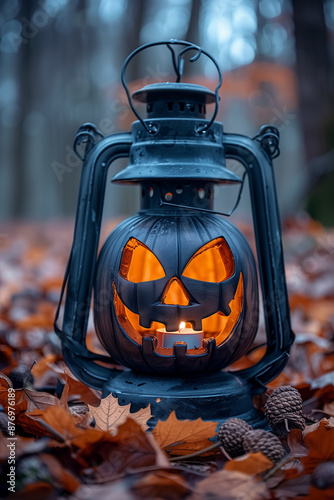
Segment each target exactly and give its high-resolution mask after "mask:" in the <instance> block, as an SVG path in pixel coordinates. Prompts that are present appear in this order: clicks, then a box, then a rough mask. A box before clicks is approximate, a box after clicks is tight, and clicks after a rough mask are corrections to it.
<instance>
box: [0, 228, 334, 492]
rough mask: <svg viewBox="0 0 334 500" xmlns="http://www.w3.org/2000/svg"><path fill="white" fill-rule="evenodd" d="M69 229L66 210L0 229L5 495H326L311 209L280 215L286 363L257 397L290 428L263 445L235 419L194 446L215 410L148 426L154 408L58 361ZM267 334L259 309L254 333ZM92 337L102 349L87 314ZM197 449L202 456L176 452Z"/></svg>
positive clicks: (332, 449) (323, 340)
mask: <svg viewBox="0 0 334 500" xmlns="http://www.w3.org/2000/svg"><path fill="white" fill-rule="evenodd" d="M111 226H112V224H109V226H108V225H107V226H106V228H105V229H104V234H107V233H108V232H109V231H110V228H111ZM242 229H243V230H244V232H246V233H247V232H249V233H250V231H249V229H248V228H247V226H243V227H242ZM72 230H73V228H72V223H63V222H58V223H50V224H21V225H10V224H7V225H2V226H1V227H0V337H1V341H0V372H1V373H0V405H1V406H0V429H1V432H0V474H1V485H0V492H1V495H0V496H1V497H2V498H5V497H6V496H7V495H10V497H11V498H13V499H21V498H22V499H23V498H24V499H25V500H29V499H37V498H38V499H39V500H43V499H50V500H53V499H65V498H67V499H70V500H85V499H91V498H94V497H98V498H99V500H104V499H111V498H112V499H113V500H135V499H138V498H140V499H141V498H143V499H150V498H152V499H166V500H167V499H174V498H175V499H177V498H178V499H182V498H187V499H189V500H197V499H198V500H202V499H204V498H210V499H211V500H214V499H217V500H218V499H223V500H227V499H229V500H232V499H237V500H242V499H248V500H254V499H262V498H268V499H269V498H271V499H281V498H282V499H283V498H286V499H293V498H304V499H313V500H316V499H319V500H320V499H321V500H326V499H333V498H334V230H325V229H324V228H323V227H322V226H320V225H319V224H318V223H315V222H314V221H312V220H310V219H307V218H300V219H290V220H288V221H286V223H285V226H284V249H285V261H286V275H287V283H288V290H289V298H290V306H291V319H292V328H293V331H294V332H295V334H296V340H295V343H294V345H293V346H292V349H291V356H290V359H289V362H288V364H287V366H286V368H285V369H284V371H283V372H282V373H281V374H280V375H279V376H278V377H277V378H276V379H275V380H273V381H272V382H271V383H270V384H269V386H268V390H267V392H266V393H265V394H263V395H262V396H258V397H256V398H255V400H254V404H255V405H256V406H257V408H259V409H260V411H263V412H264V411H265V405H266V403H267V405H266V408H267V411H266V415H268V414H269V413H270V411H268V404H269V406H270V403H268V401H269V402H270V401H271V402H274V403H273V404H276V407H275V408H274V410H275V411H276V413H277V412H278V415H276V417H277V418H278V421H279V422H280V424H281V423H282V422H283V423H284V429H285V426H286V427H287V430H286V431H285V430H284V429H283V430H282V428H281V427H279V426H278V427H277V428H275V425H274V423H273V427H274V429H276V432H278V434H279V436H278V437H277V438H275V439H276V440H275V439H274V441H270V438H271V437H272V436H273V435H274V434H273V433H270V434H269V433H267V434H266V435H265V437H264V438H263V436H262V438H263V439H264V441H263V443H264V444H263V443H262V444H261V442H260V440H259V439H258V438H257V437H256V435H255V434H250V437H249V439H248V441H247V439H246V438H245V439H244V440H243V439H242V438H243V437H242V438H240V432H239V431H240V429H239V430H238V428H237V429H236V430H233V428H232V427H231V428H230V429H229V431H228V432H229V434H228V439H227V441H226V442H225V441H224V440H223V434H221V438H222V441H223V445H222V446H221V447H217V448H215V449H214V450H212V451H211V452H209V453H204V452H203V453H202V452H201V450H204V449H205V448H206V447H207V446H208V445H211V444H212V440H214V439H215V438H216V439H217V432H218V429H217V422H215V421H213V422H211V421H203V420H201V419H198V420H196V421H189V420H178V419H177V418H176V416H175V414H174V413H172V414H171V415H170V417H169V418H168V420H167V421H165V422H162V421H161V422H160V421H159V422H158V424H157V426H156V427H155V429H154V430H153V432H150V431H148V426H147V421H148V420H149V419H150V417H151V412H150V408H149V407H147V408H145V409H143V410H140V411H139V412H135V413H131V412H130V408H129V405H128V406H120V405H119V404H118V400H117V399H116V398H113V397H112V396H109V397H107V398H105V399H102V396H101V393H100V392H99V391H96V390H94V389H91V388H89V387H87V386H86V385H84V384H83V383H81V382H79V381H78V380H77V379H76V378H75V377H74V376H73V374H71V372H70V371H69V369H68V368H66V366H65V364H64V361H63V359H62V355H61V347H60V342H59V339H58V337H57V336H56V335H55V333H54V332H53V323H54V315H55V310H56V307H57V301H58V299H59V295H60V289H61V285H62V279H63V274H64V270H65V267H66V261H67V258H68V254H69V250H70V243H71V238H72ZM264 339H265V336H264V324H263V318H261V321H260V328H259V334H258V336H257V339H256V344H257V345H259V346H260V345H261V344H262V343H263V341H264ZM87 346H88V347H89V348H90V349H93V350H95V351H97V352H98V351H101V347H100V346H99V344H98V341H97V339H96V336H95V334H94V331H93V323H92V321H90V322H89V326H88V334H87ZM101 352H102V351H101ZM263 352H264V351H263V348H259V349H255V350H252V352H250V353H249V354H248V355H247V356H245V357H244V358H243V359H242V360H240V361H239V362H238V363H237V364H236V365H235V367H237V368H241V367H246V366H249V365H251V364H253V363H255V362H256V361H258V360H259V359H260V358H261V356H262V355H263ZM31 367H32V368H31ZM119 369H120V370H121V369H122V368H121V367H119ZM284 385H289V386H292V387H293V388H295V389H297V391H298V392H296V391H294V389H289V390H288V392H289V391H290V392H289V394H292V399H293V402H292V406H291V408H290V407H289V402H288V403H287V402H286V401H285V400H284V396H283V400H282V401H281V402H282V405H281V406H280V403H278V404H277V401H276V400H275V399H274V397H273V396H271V394H272V392H273V390H275V389H276V388H278V387H281V386H284ZM274 394H277V393H274ZM299 397H300V398H301V400H302V401H301V402H302V406H301V405H300V408H299V406H298V404H299V403H298V398H299ZM268 398H269V399H268ZM294 398H295V399H294ZM296 398H297V399H296ZM275 401H276V403H275ZM286 405H288V406H286ZM298 412H299V413H298ZM233 432H235V435H233ZM252 432H254V431H252ZM247 435H249V433H248V434H247ZM268 436H269V438H268ZM240 439H241V441H240ZM268 439H269V440H268ZM246 441H247V443H248V444H247V443H246ZM238 443H239V451H238V450H237V448H238V446H237V444H238ZM240 446H241V448H240ZM245 448H246V449H247V452H246V451H245ZM273 449H275V450H276V451H277V453H276V455H275V453H273ZM240 450H241V451H240ZM191 453H196V454H197V455H196V456H195V457H192V458H188V459H187V458H183V460H178V459H177V457H180V456H184V455H187V454H191ZM172 457H174V460H172V461H171V458H172Z"/></svg>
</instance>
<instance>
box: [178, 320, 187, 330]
mask: <svg viewBox="0 0 334 500" xmlns="http://www.w3.org/2000/svg"><path fill="white" fill-rule="evenodd" d="M185 327H186V324H185V322H184V321H181V323H180V326H179V332H180V331H181V330H184V329H185Z"/></svg>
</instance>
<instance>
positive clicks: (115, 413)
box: [88, 394, 152, 431]
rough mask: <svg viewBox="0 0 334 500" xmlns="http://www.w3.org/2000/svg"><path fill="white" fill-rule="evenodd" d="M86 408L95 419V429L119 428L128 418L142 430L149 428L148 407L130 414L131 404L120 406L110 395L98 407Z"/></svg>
mask: <svg viewBox="0 0 334 500" xmlns="http://www.w3.org/2000/svg"><path fill="white" fill-rule="evenodd" d="M88 407H89V411H90V413H91V414H92V416H93V417H94V418H95V422H96V427H97V428H98V429H101V430H105V431H106V430H109V429H115V428H117V427H119V426H120V425H122V424H123V423H124V422H125V421H126V419H127V418H128V417H130V418H132V419H133V420H135V421H136V422H137V423H138V424H139V425H141V426H143V428H144V430H146V429H148V428H149V427H148V425H147V421H148V420H149V419H150V418H151V417H152V414H151V407H150V405H148V406H147V407H146V408H142V409H141V410H139V411H137V412H135V413H131V412H130V408H131V403H129V404H128V405H125V406H121V405H120V404H119V403H118V399H117V398H114V397H113V395H112V394H109V396H107V397H106V398H104V399H102V400H101V403H100V406H98V407H97V408H94V407H93V406H91V405H88Z"/></svg>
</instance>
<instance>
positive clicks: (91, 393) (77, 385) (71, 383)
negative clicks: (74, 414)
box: [49, 364, 101, 406]
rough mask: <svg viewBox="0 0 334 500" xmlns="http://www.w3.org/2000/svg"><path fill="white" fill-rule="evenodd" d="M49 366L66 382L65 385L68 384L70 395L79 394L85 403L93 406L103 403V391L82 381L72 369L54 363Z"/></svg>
mask: <svg viewBox="0 0 334 500" xmlns="http://www.w3.org/2000/svg"><path fill="white" fill-rule="evenodd" d="M49 368H50V369H51V370H52V371H53V372H54V373H56V374H57V376H58V377H60V378H61V379H62V380H63V381H64V382H65V387H66V385H67V386H68V396H73V395H77V396H79V397H80V399H81V400H82V401H83V402H84V403H86V404H88V405H91V406H98V405H99V404H100V403H101V392H100V391H97V390H96V389H93V388H92V387H88V386H87V385H86V384H84V383H83V382H80V380H78V379H77V378H76V377H75V376H74V375H73V373H71V372H70V370H68V369H67V368H66V369H61V368H59V367H58V366H56V365H54V364H52V365H51V364H50V365H49Z"/></svg>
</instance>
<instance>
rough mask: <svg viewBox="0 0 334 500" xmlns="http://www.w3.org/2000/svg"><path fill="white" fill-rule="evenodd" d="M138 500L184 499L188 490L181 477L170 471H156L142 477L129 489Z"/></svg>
mask: <svg viewBox="0 0 334 500" xmlns="http://www.w3.org/2000/svg"><path fill="white" fill-rule="evenodd" d="M131 490H132V491H134V492H135V493H136V495H137V496H138V497H139V498H144V499H145V500H147V499H149V498H159V499H165V500H170V499H172V498H173V499H174V498H175V499H177V498H184V496H185V495H187V494H188V493H189V491H190V490H189V488H188V486H187V484H186V482H185V480H184V479H183V478H182V476H180V475H178V474H175V472H173V471H171V472H169V471H165V470H161V471H156V472H151V473H150V474H146V475H144V476H143V477H142V478H140V479H139V481H137V482H136V483H135V484H134V485H133V486H132V488H131Z"/></svg>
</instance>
